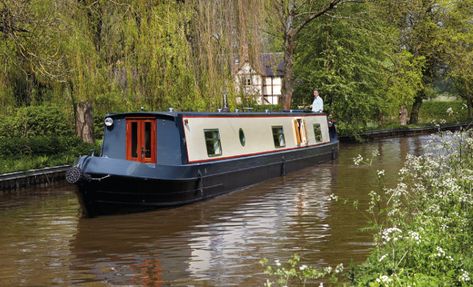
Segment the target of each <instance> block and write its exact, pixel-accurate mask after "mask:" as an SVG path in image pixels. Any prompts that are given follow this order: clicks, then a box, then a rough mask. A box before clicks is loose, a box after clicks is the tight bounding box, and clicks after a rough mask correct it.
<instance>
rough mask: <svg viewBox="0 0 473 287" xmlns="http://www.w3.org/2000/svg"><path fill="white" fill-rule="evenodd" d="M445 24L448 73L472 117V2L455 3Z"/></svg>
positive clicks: (466, 0) (469, 0)
mask: <svg viewBox="0 0 473 287" xmlns="http://www.w3.org/2000/svg"><path fill="white" fill-rule="evenodd" d="M450 9H451V13H450V17H449V18H448V21H447V22H446V26H447V28H448V29H449V31H450V32H449V33H448V41H447V43H448V45H447V55H448V73H447V75H448V76H449V78H450V79H451V80H452V81H453V85H454V87H455V89H456V91H457V92H458V94H459V95H460V96H461V97H462V98H463V99H465V101H466V104H467V108H468V117H469V118H471V117H472V116H473V23H472V16H471V15H473V1H471V0H465V1H461V2H456V3H455V4H454V5H453V6H452V7H451V8H450Z"/></svg>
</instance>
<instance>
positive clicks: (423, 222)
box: [353, 132, 473, 287]
mask: <svg viewBox="0 0 473 287" xmlns="http://www.w3.org/2000/svg"><path fill="white" fill-rule="evenodd" d="M472 136H473V134H472V133H470V132H465V133H455V134H452V133H446V134H445V135H443V136H434V137H433V138H432V140H431V142H430V145H429V146H427V147H426V150H427V152H426V154H425V155H423V156H417V157H416V156H409V157H408V159H407V161H406V164H405V167H404V168H402V169H401V171H400V172H399V177H400V180H399V183H398V185H397V186H396V187H395V188H392V189H387V190H385V191H384V192H377V193H376V192H372V193H371V194H370V195H371V199H372V200H371V206H370V209H369V210H368V211H369V214H370V215H371V216H372V218H373V227H374V228H375V229H376V230H377V231H378V232H377V233H376V234H375V238H374V239H375V240H374V241H375V248H374V249H373V251H372V252H371V254H370V256H369V257H368V259H367V261H366V262H365V263H364V264H363V265H361V266H360V267H359V268H358V269H357V270H356V272H354V275H353V280H354V281H353V284H354V285H356V286H376V287H377V286H409V285H410V286H471V285H472V284H473V281H472V280H473V278H472V274H473V237H472V234H473V194H472V192H471V190H472V187H473V171H472V170H473V137H472ZM382 174H384V172H383V173H379V174H378V176H382ZM382 206H385V207H384V208H382ZM380 207H381V208H380Z"/></svg>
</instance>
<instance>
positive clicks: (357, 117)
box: [294, 3, 423, 128]
mask: <svg viewBox="0 0 473 287" xmlns="http://www.w3.org/2000/svg"><path fill="white" fill-rule="evenodd" d="M383 8H384V7H380V6H378V4H377V3H359V4H357V5H348V4H347V5H343V6H342V7H340V8H339V9H337V11H336V12H332V13H330V14H329V15H325V16H323V18H322V20H323V21H316V22H313V23H311V24H309V25H308V26H307V28H306V29H305V31H302V32H301V34H300V40H299V43H298V48H297V49H296V57H295V59H296V61H295V69H294V71H295V76H296V79H297V81H296V83H295V93H294V100H295V101H296V102H298V103H299V104H304V105H308V104H309V103H310V101H311V97H310V96H308V95H310V94H311V89H313V88H314V87H316V88H317V89H319V90H320V92H321V94H322V95H323V98H324V101H325V107H326V108H325V109H326V110H328V111H329V112H330V113H331V114H332V115H333V116H334V117H335V118H336V119H337V120H338V121H339V126H340V127H342V125H348V126H349V127H350V128H356V127H360V128H361V127H363V126H365V125H366V124H367V123H368V122H370V121H374V122H378V121H383V120H385V119H386V118H387V119H389V118H390V117H392V115H396V118H397V115H398V112H399V109H400V108H401V106H406V105H408V104H411V103H412V99H413V97H414V95H415V93H416V91H417V90H418V89H419V86H420V78H421V76H420V74H421V72H420V71H421V68H422V64H423V62H422V61H417V60H416V59H415V58H414V57H412V55H411V54H410V53H409V52H407V51H405V50H399V45H398V43H399V42H398V38H399V37H398V32H397V31H398V30H397V28H396V27H394V26H393V25H392V24H391V22H390V21H387V20H386V18H385V17H384V15H383V13H382V11H383Z"/></svg>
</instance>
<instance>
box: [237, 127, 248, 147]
mask: <svg viewBox="0 0 473 287" xmlns="http://www.w3.org/2000/svg"><path fill="white" fill-rule="evenodd" d="M238 134H239V135H240V143H241V146H245V144H246V138H245V132H244V131H243V129H241V128H240V131H239V132H238Z"/></svg>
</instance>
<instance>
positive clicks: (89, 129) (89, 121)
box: [76, 102, 94, 143]
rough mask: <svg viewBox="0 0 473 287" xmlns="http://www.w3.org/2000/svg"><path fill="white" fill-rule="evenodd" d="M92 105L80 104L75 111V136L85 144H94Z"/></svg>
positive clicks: (87, 103)
mask: <svg viewBox="0 0 473 287" xmlns="http://www.w3.org/2000/svg"><path fill="white" fill-rule="evenodd" d="M93 131H94V118H93V114H92V104H91V103H89V102H81V103H78V104H77V109H76V134H77V135H78V136H79V137H80V138H81V139H82V141H84V142H86V143H94V133H93Z"/></svg>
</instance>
